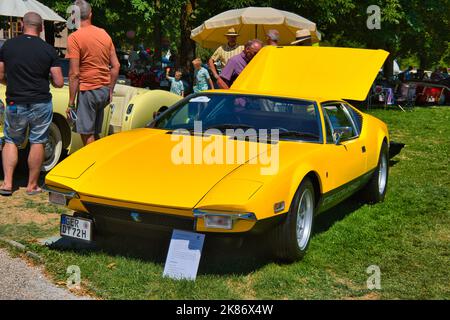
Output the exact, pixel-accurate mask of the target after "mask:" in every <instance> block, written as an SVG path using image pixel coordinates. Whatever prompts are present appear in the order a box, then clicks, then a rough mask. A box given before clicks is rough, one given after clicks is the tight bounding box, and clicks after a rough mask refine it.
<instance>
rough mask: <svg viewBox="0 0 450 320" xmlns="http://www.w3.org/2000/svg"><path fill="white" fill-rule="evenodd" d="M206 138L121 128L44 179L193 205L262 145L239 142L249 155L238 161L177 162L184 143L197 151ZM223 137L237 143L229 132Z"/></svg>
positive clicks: (100, 193)
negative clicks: (256, 147)
mask: <svg viewBox="0 0 450 320" xmlns="http://www.w3.org/2000/svg"><path fill="white" fill-rule="evenodd" d="M208 139H209V138H207V137H202V136H191V135H179V134H170V132H168V131H164V130H157V129H138V130H133V131H127V132H123V133H120V134H116V135H112V136H109V137H106V138H104V139H101V140H99V141H97V142H96V143H94V144H92V145H89V146H87V147H85V148H83V149H81V150H79V151H77V152H76V153H74V154H73V155H71V156H70V157H68V158H67V159H66V160H64V161H63V162H61V163H60V164H59V165H58V166H56V167H55V169H53V170H52V171H51V172H50V173H49V174H48V175H47V177H46V183H47V184H48V185H50V186H51V185H55V186H60V187H66V188H70V189H72V190H74V191H76V192H78V193H79V194H80V195H86V196H92V197H100V198H106V199H114V200H119V201H124V202H133V203H140V204H148V205H155V206H163V207H174V208H193V207H194V206H195V205H196V204H197V203H198V202H199V201H200V200H201V199H202V198H203V197H204V196H205V195H206V194H207V193H208V191H209V190H211V189H212V188H213V187H214V186H215V185H216V184H217V183H218V182H220V181H221V180H222V179H223V178H224V177H225V176H227V175H228V174H230V173H231V172H233V171H234V170H236V169H237V168H239V167H240V166H241V165H242V164H243V163H245V162H247V161H248V160H249V158H250V155H251V154H253V155H254V153H251V152H248V151H249V150H250V148H251V146H252V145H253V147H254V145H255V144H258V143H256V142H245V141H241V142H239V143H243V145H244V146H245V148H246V152H245V158H243V159H241V160H243V161H240V162H239V163H235V162H236V161H232V162H233V164H210V165H208V164H201V165H198V164H194V163H192V164H182V163H179V162H180V159H179V156H180V155H183V153H182V152H181V153H180V146H181V144H180V143H190V144H191V151H193V149H192V148H194V146H195V145H197V146H202V145H203V147H205V146H207V145H211V141H209V140H208ZM221 140H223V141H224V142H225V141H231V143H232V144H233V145H235V144H236V143H238V142H236V141H235V140H230V137H227V136H223V137H221ZM216 141H217V140H216ZM269 148H270V146H269ZM203 150H206V149H203ZM192 154H194V153H193V152H192ZM191 159H193V156H192V157H191ZM193 160H194V161H195V159H193ZM200 160H201V159H200ZM230 162H231V161H230Z"/></svg>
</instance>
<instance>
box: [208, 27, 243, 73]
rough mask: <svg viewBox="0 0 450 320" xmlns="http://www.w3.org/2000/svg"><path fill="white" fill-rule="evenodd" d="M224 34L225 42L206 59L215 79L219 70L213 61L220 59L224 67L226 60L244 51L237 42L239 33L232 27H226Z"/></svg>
mask: <svg viewBox="0 0 450 320" xmlns="http://www.w3.org/2000/svg"><path fill="white" fill-rule="evenodd" d="M224 36H225V37H226V38H227V40H228V42H227V44H224V45H221V46H220V47H219V48H217V50H216V51H215V52H214V54H213V55H212V56H211V58H210V59H209V61H208V65H209V68H210V69H211V72H212V74H213V76H214V78H216V80H217V79H219V72H218V71H217V69H216V65H215V63H216V62H219V61H220V64H221V67H222V68H224V67H225V66H226V65H227V63H228V60H230V59H231V58H232V57H234V56H236V55H238V54H240V53H241V52H242V51H244V46H240V45H238V44H237V37H239V33H237V32H236V30H235V29H234V28H230V29H228V31H227V33H226V34H225V35H224Z"/></svg>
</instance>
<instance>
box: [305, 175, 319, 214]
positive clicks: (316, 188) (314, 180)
mask: <svg viewBox="0 0 450 320" xmlns="http://www.w3.org/2000/svg"><path fill="white" fill-rule="evenodd" d="M305 178H309V179H310V180H311V182H312V184H313V186H314V196H315V197H314V202H315V205H316V206H317V205H318V204H319V201H320V198H321V197H322V185H321V183H320V177H319V175H318V174H317V172H315V171H310V172H308V173H307V174H306V175H305V177H304V178H303V180H304V179H305ZM303 180H302V181H303Z"/></svg>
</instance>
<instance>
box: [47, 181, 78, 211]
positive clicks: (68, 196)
mask: <svg viewBox="0 0 450 320" xmlns="http://www.w3.org/2000/svg"><path fill="white" fill-rule="evenodd" d="M42 190H44V191H46V192H48V200H49V202H50V203H52V204H56V205H59V206H67V205H68V204H69V201H70V200H72V199H74V198H79V196H78V194H77V193H76V192H70V191H68V192H61V191H57V190H54V189H52V188H50V187H48V186H47V185H44V186H43V187H42Z"/></svg>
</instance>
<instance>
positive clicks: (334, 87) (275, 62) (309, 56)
mask: <svg viewBox="0 0 450 320" xmlns="http://www.w3.org/2000/svg"><path fill="white" fill-rule="evenodd" d="M388 55H389V53H388V52H386V51H384V50H367V49H354V48H334V47H292V46H291V47H274V46H268V47H265V48H263V49H261V51H260V52H259V53H258V54H257V55H256V56H255V58H254V59H253V60H252V61H251V62H250V63H249V65H248V66H247V67H246V68H245V69H244V71H243V72H242V73H241V74H240V75H239V77H238V78H237V79H236V81H235V82H234V84H233V86H232V87H231V89H233V90H235V91H240V92H249V93H264V94H272V95H285V96H292V97H302V98H308V97H312V98H321V99H324V100H334V99H346V100H359V101H362V100H364V99H365V98H366V97H367V93H368V92H369V89H370V88H371V86H372V84H373V82H374V80H375V78H376V76H377V74H378V72H379V71H380V68H381V67H382V66H383V63H384V61H385V60H386V58H387V56H388ZM280 61H289V67H283V66H280Z"/></svg>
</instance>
